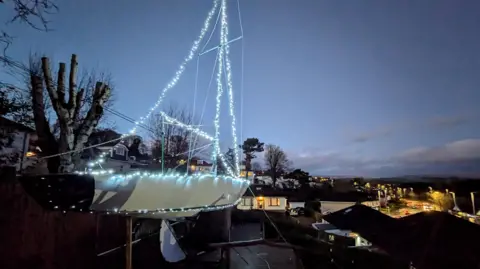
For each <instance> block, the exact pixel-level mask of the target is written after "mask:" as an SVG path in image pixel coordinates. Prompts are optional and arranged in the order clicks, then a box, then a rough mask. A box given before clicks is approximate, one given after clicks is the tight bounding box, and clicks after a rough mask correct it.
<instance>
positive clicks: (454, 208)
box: [445, 189, 460, 211]
mask: <svg viewBox="0 0 480 269" xmlns="http://www.w3.org/2000/svg"><path fill="white" fill-rule="evenodd" d="M445 192H446V193H451V194H452V197H453V204H454V207H453V210H455V211H460V208H459V207H458V206H457V197H456V195H455V193H454V192H453V191H448V189H445Z"/></svg>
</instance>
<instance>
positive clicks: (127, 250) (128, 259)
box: [125, 216, 132, 269]
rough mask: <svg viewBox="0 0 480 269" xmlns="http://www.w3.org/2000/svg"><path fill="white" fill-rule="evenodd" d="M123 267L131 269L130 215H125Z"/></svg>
mask: <svg viewBox="0 0 480 269" xmlns="http://www.w3.org/2000/svg"><path fill="white" fill-rule="evenodd" d="M126 232H127V234H126V237H127V244H126V246H125V269H132V217H131V216H127V217H126Z"/></svg>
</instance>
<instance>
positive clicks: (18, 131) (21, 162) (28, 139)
mask: <svg viewBox="0 0 480 269" xmlns="http://www.w3.org/2000/svg"><path fill="white" fill-rule="evenodd" d="M37 139H38V137H37V134H36V132H35V130H34V129H33V128H30V127H28V126H25V125H23V124H20V123H18V122H15V121H12V120H9V119H7V118H5V117H0V164H1V165H9V166H15V168H16V170H17V171H20V170H23V169H24V168H26V167H28V166H30V165H32V164H33V163H35V162H36V161H37V160H36V157H35V156H36V154H37V151H39V148H38V147H37V146H36V141H37Z"/></svg>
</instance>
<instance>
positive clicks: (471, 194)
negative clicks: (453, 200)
mask: <svg viewBox="0 0 480 269" xmlns="http://www.w3.org/2000/svg"><path fill="white" fill-rule="evenodd" d="M475 193H477V192H476V191H472V192H470V198H472V208H473V215H474V216H475V215H476V214H477V212H476V211H475Z"/></svg>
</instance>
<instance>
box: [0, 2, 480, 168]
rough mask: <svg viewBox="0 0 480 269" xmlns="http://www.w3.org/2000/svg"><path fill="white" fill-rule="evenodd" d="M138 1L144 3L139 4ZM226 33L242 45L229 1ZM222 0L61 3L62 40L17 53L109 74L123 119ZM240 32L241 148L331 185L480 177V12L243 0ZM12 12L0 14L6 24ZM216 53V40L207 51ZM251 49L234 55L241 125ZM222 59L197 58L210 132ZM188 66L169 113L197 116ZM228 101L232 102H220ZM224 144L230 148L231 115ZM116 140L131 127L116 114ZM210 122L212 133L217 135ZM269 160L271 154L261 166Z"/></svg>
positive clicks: (450, 5)
mask: <svg viewBox="0 0 480 269" xmlns="http://www.w3.org/2000/svg"><path fill="white" fill-rule="evenodd" d="M140 3H141V4H140ZM228 3H229V15H230V26H231V27H230V36H231V37H232V38H234V37H237V36H239V35H240V26H239V21H238V13H237V9H236V7H237V2H236V1H233V0H229V1H228ZM211 4H212V1H208V0H180V1H179V0H162V1H158V0H142V1H119V0H102V1H94V0H83V1H75V0H63V1H59V8H60V11H59V14H57V15H55V16H53V17H51V20H52V24H51V27H52V28H53V29H54V31H52V32H49V33H41V32H37V31H34V30H32V29H29V28H28V27H26V26H25V25H10V26H9V27H8V31H9V32H10V33H13V34H14V35H15V36H17V39H16V40H15V44H14V46H12V47H11V48H10V50H9V54H10V56H12V57H15V58H17V59H22V60H26V59H28V54H29V52H31V51H32V52H38V53H44V54H46V55H48V56H50V57H51V58H52V60H54V61H65V62H68V61H69V55H70V54H71V53H76V54H78V57H79V61H80V68H95V69H96V70H101V71H108V72H110V73H111V74H112V76H113V79H114V82H115V87H116V88H115V89H116V103H115V109H116V110H119V111H121V112H122V113H124V114H126V115H129V116H130V117H132V118H138V117H140V116H143V115H145V114H146V113H147V112H148V109H149V107H150V106H151V105H153V103H154V102H155V100H156V98H157V97H158V96H159V94H160V91H161V89H162V88H163V86H165V85H166V84H167V83H168V81H169V79H170V78H171V77H172V76H173V74H174V73H175V71H176V68H177V67H178V65H179V64H180V62H181V60H182V59H183V58H184V57H185V56H186V55H187V53H188V51H189V49H190V46H191V44H192V42H193V41H194V40H195V38H196V37H197V36H198V34H199V32H200V29H201V27H202V24H203V21H204V19H205V17H206V14H207V12H208V10H209V9H210V7H211ZM240 5H241V11H242V19H243V27H244V34H245V38H244V51H245V57H244V80H243V82H244V83H243V85H244V91H243V100H244V101H243V121H242V122H243V124H241V126H238V128H239V129H241V130H242V132H241V134H240V133H239V136H240V137H242V138H244V139H245V138H247V137H252V136H253V137H258V138H259V139H260V140H261V141H263V142H265V143H273V144H278V145H280V146H281V147H282V148H284V149H285V150H286V152H287V153H288V155H289V157H290V159H291V160H292V161H293V162H294V164H295V166H296V167H300V168H303V169H306V170H308V171H309V172H311V173H313V174H317V175H318V174H322V175H363V176H392V175H409V174H444V175H447V174H448V175H450V174H462V175H467V174H468V175H471V174H476V175H479V174H480V105H479V104H480V32H479V30H478V29H480V16H479V14H480V2H478V1H475V0H471V1H469V0H463V1H451V0H425V1H416V0H403V1H384V0H362V1H338V0H332V1H319V0H295V1H293V0H240ZM9 15H10V14H9V13H8V12H6V11H5V10H4V9H0V18H8V16H9ZM216 44H218V38H217V35H214V38H212V41H211V42H210V44H209V45H208V46H207V47H211V46H214V45H216ZM241 48H242V47H241V42H236V43H233V44H232V45H231V56H232V57H231V58H232V62H233V80H234V89H235V91H236V93H235V95H236V96H235V100H236V103H237V121H240V118H241V116H240V115H241V114H242V113H241V108H240V100H241V91H240V90H241V87H240V86H241V84H242V83H241V82H242V80H241V69H242V68H241V67H242V66H241ZM214 59H215V53H209V54H206V55H205V56H202V57H201V58H200V68H199V79H198V85H199V88H198V96H197V99H196V104H197V105H196V107H197V109H196V110H195V113H196V116H197V117H198V118H199V117H200V114H202V107H203V103H204V102H205V98H206V97H208V99H207V101H206V104H207V105H206V109H205V114H204V121H205V122H207V123H206V124H207V126H205V130H206V131H208V132H211V133H213V129H212V126H211V125H212V124H213V116H214V99H215V95H214V93H215V90H216V88H215V87H214V86H215V84H214V86H213V87H212V88H211V90H210V93H209V94H208V95H207V92H208V83H209V79H210V75H211V72H212V68H213V62H214ZM195 71H196V63H195V61H192V62H191V64H190V65H189V66H188V67H187V70H186V72H185V74H184V76H183V78H182V79H181V81H180V83H179V84H178V85H177V87H176V88H174V89H172V90H171V91H170V92H169V94H168V98H167V99H166V100H165V102H164V104H166V105H168V104H170V103H175V104H176V105H177V106H184V107H188V108H189V109H192V104H193V102H194V98H193V97H194V95H193V92H194V83H195V73H196V72H195ZM223 102H224V104H225V105H226V104H227V99H226V98H225V99H223ZM222 112H223V115H224V118H223V120H222V124H223V128H222V144H223V145H224V146H225V147H226V146H228V145H229V143H230V141H231V139H230V135H229V134H230V129H229V119H228V110H227V107H226V106H225V109H224V110H222ZM110 119H111V120H115V121H116V126H117V127H118V130H119V131H127V130H128V128H129V127H130V125H131V124H130V123H128V122H125V121H123V120H121V119H118V118H114V116H111V118H110ZM208 124H210V126H208ZM257 161H258V162H260V163H263V159H262V156H259V158H258V159H257Z"/></svg>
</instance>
